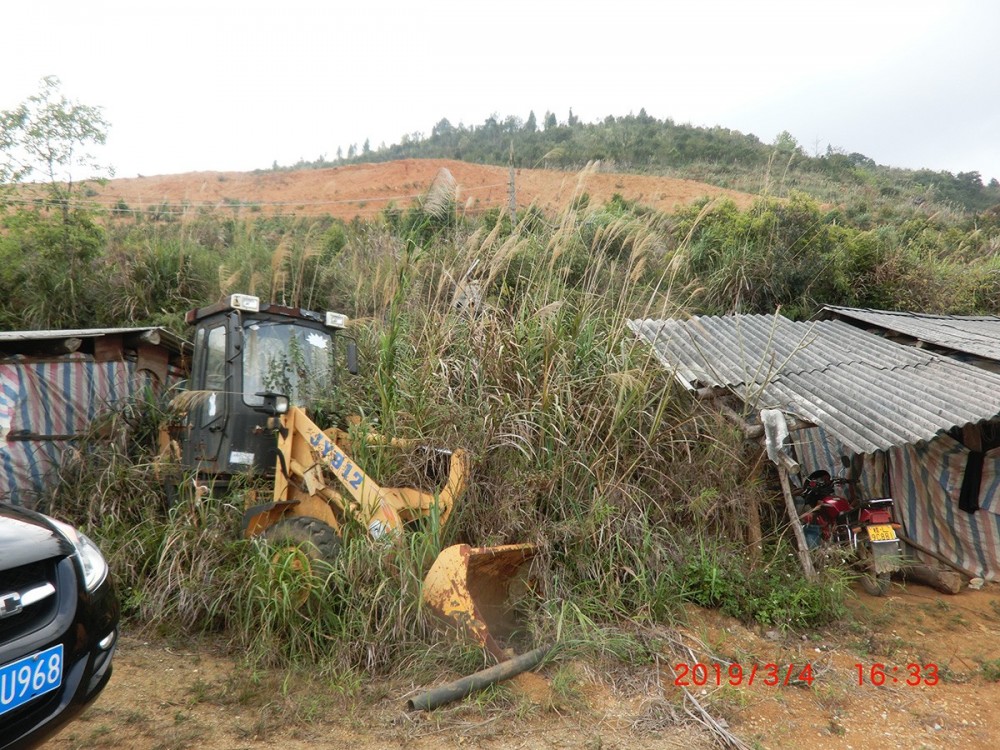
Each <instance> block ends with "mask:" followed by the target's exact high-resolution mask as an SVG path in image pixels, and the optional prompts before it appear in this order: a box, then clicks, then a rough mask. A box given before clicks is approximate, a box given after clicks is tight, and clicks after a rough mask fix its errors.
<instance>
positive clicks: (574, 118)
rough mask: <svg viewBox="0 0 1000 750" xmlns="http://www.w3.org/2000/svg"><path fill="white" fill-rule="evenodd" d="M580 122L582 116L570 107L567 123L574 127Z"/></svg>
mask: <svg viewBox="0 0 1000 750" xmlns="http://www.w3.org/2000/svg"><path fill="white" fill-rule="evenodd" d="M578 122H580V118H579V117H577V116H576V115H574V114H573V108H572V107H570V108H569V117H568V118H566V124H567V125H569V126H570V127H573V126H574V125H576V124H577V123H578Z"/></svg>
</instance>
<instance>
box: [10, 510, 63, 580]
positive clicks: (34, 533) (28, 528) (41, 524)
mask: <svg viewBox="0 0 1000 750" xmlns="http://www.w3.org/2000/svg"><path fill="white" fill-rule="evenodd" d="M71 554H73V545H71V544H70V543H69V541H67V540H66V539H65V538H64V537H63V535H62V534H60V533H59V532H58V531H57V530H56V529H55V527H54V526H52V524H51V523H49V521H48V520H46V518H45V517H44V516H41V515H39V514H38V513H34V512H32V511H30V510H26V509H24V508H21V507H18V506H15V505H5V504H0V571H2V570H10V569H11V568H16V567H19V566H21V565H27V564H28V563H33V562H36V561H38V560H46V559H48V558H50V557H65V556H66V555H71Z"/></svg>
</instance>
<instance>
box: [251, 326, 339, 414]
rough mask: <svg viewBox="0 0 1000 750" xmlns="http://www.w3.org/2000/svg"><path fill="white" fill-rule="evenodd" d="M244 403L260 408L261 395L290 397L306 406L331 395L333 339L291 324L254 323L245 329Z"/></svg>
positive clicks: (261, 402)
mask: <svg viewBox="0 0 1000 750" xmlns="http://www.w3.org/2000/svg"><path fill="white" fill-rule="evenodd" d="M244 333H245V335H244V353H243V400H244V401H245V402H246V403H247V404H248V405H250V406H260V405H261V404H263V403H264V399H263V397H261V396H258V395H257V394H258V393H261V392H264V391H273V392H275V393H282V394H284V395H286V396H288V398H289V400H290V401H291V403H292V404H294V405H295V406H307V405H308V404H310V403H312V402H313V400H314V398H315V397H316V396H318V395H320V394H323V393H329V391H330V387H331V385H332V373H333V368H332V366H331V365H332V356H333V337H332V336H331V335H330V334H329V333H326V332H325V331H318V330H316V329H315V328H307V327H306V326H300V325H295V324H290V323H271V322H254V323H250V324H249V325H247V326H246V327H245V328H244Z"/></svg>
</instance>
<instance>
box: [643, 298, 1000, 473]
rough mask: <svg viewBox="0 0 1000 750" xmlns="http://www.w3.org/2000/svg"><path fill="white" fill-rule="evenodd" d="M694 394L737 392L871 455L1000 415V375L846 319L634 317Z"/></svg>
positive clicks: (645, 337)
mask: <svg viewBox="0 0 1000 750" xmlns="http://www.w3.org/2000/svg"><path fill="white" fill-rule="evenodd" d="M629 327H630V328H631V329H632V331H633V332H635V334H636V335H637V336H639V337H640V338H641V339H643V340H645V341H647V342H648V343H649V344H651V345H652V347H653V351H654V352H655V354H656V357H657V358H658V359H659V360H660V362H662V363H663V364H664V365H665V366H666V367H668V368H669V369H670V370H671V371H672V372H673V374H674V377H675V378H676V379H677V380H678V381H679V382H680V383H682V384H683V385H684V386H685V387H686V388H689V389H692V390H693V389H696V388H699V387H704V386H715V387H725V388H729V389H730V390H731V391H732V392H733V393H735V394H736V395H737V396H739V397H740V398H741V399H742V400H743V401H744V403H746V404H748V405H749V406H751V407H752V408H753V409H754V410H755V411H757V410H759V409H764V408H780V409H782V410H783V411H785V412H787V413H789V414H792V415H794V416H796V417H798V418H799V419H802V420H804V421H807V422H812V423H814V424H817V425H820V426H822V427H824V428H825V429H827V430H828V431H829V432H830V434H832V435H833V436H834V437H835V438H836V439H837V440H839V441H840V443H841V444H842V445H843V446H844V447H845V448H847V449H849V450H851V451H853V452H856V453H871V452H872V451H876V450H885V449H887V448H890V447H892V446H894V445H904V444H907V443H916V442H920V441H923V440H930V439H931V438H933V437H934V436H935V435H937V434H938V433H940V432H942V431H944V430H948V429H951V428H952V427H955V426H961V425H965V424H968V423H974V422H979V421H982V420H986V419H991V418H993V417H995V416H997V415H998V414H1000V375H998V374H995V373H992V372H988V371H986V370H983V369H981V368H978V367H975V366H974V365H970V364H967V363H964V362H959V361H956V360H953V359H951V358H949V357H945V356H942V355H940V354H935V353H934V352H931V351H928V350H925V349H917V348H915V347H909V346H903V345H901V344H897V343H894V342H892V341H889V340H887V339H884V338H882V337H880V336H876V335H874V334H871V333H867V332H865V331H863V330H860V329H858V328H856V327H854V326H852V325H849V324H847V323H844V322H842V321H836V320H828V321H815V322H794V321H791V320H788V319H787V318H784V317H782V316H780V315H774V316H771V315H734V316H726V317H694V318H691V319H690V320H685V321H681V320H631V321H629Z"/></svg>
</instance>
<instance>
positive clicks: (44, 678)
mask: <svg viewBox="0 0 1000 750" xmlns="http://www.w3.org/2000/svg"><path fill="white" fill-rule="evenodd" d="M62 675H63V646H62V644H61V643H60V644H59V645H57V646H53V647H52V648H47V649H45V650H44V651H39V652H38V653H37V654H32V655H31V656H25V657H24V658H23V659H18V660H17V661H12V662H11V663H10V664H4V665H3V666H2V667H0V714H5V713H7V712H8V711H13V710H14V709H15V708H17V707H18V706H21V705H24V704H25V703H27V702H28V701H30V700H31V699H32V698H37V697H38V696H39V695H44V694H45V693H50V692H52V691H53V690H55V689H56V688H57V687H59V686H60V685H62Z"/></svg>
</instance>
